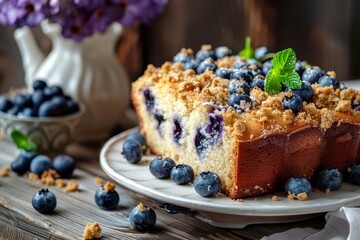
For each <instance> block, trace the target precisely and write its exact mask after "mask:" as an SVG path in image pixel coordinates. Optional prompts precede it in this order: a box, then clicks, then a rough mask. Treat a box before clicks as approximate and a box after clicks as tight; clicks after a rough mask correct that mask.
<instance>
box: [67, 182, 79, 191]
mask: <svg viewBox="0 0 360 240" xmlns="http://www.w3.org/2000/svg"><path fill="white" fill-rule="evenodd" d="M78 189H79V184H78V183H77V182H76V181H75V180H74V179H71V180H70V181H69V182H68V184H67V185H66V188H65V192H75V191H77V190H78Z"/></svg>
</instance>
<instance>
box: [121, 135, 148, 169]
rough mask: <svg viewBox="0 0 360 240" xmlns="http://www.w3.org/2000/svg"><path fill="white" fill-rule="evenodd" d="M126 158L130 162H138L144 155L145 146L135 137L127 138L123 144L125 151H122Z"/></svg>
mask: <svg viewBox="0 0 360 240" xmlns="http://www.w3.org/2000/svg"><path fill="white" fill-rule="evenodd" d="M121 154H122V155H124V157H125V159H126V160H127V161H128V162H130V163H134V164H135V163H138V162H139V161H140V160H141V158H142V156H143V148H142V147H141V144H140V143H139V142H138V141H136V140H133V139H127V140H126V141H125V142H124V144H123V151H122V153H121Z"/></svg>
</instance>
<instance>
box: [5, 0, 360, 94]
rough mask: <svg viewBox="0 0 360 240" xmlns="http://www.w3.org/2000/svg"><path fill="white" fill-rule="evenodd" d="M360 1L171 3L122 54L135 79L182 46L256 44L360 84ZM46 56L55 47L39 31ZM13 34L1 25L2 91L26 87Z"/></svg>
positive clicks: (136, 31)
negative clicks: (285, 52) (289, 49)
mask: <svg viewBox="0 0 360 240" xmlns="http://www.w3.org/2000/svg"><path fill="white" fill-rule="evenodd" d="M359 9H360V1H356V0H316V1H313V0H303V1H285V0H226V1H223V0H212V1H208V0H196V1H194V0H170V1H169V3H168V5H167V7H166V9H165V12H164V13H163V14H162V15H160V16H159V17H157V19H156V20H155V21H154V22H153V23H152V25H151V26H142V25H141V24H135V25H133V26H131V27H127V28H125V29H124V33H123V34H122V36H121V37H120V38H119V43H118V47H117V49H116V53H117V55H118V57H119V60H120V61H121V62H122V63H123V65H124V66H125V68H126V69H127V71H128V73H129V76H130V79H131V81H134V80H136V78H137V77H139V76H141V75H142V73H143V71H144V69H145V68H146V65H147V64H149V63H152V64H154V65H155V66H160V65H161V64H162V63H163V62H164V61H169V60H172V57H173V56H174V55H175V54H176V53H177V52H178V51H179V50H180V49H181V48H182V47H187V48H193V49H194V50H195V51H197V50H198V49H199V48H200V46H201V45H202V44H212V45H213V46H214V47H217V46H221V45H225V46H229V47H230V48H232V49H233V50H234V51H235V52H237V51H239V50H241V49H242V48H243V47H244V39H245V37H246V36H250V37H251V38H252V46H253V47H254V48H255V47H259V46H268V47H269V48H270V50H272V51H279V50H282V49H284V48H287V47H292V48H293V49H294V50H295V51H296V53H297V56H298V59H300V60H307V61H308V62H309V63H310V64H312V65H318V66H320V67H321V68H323V69H325V70H334V71H336V72H337V76H338V79H339V80H341V81H343V80H349V79H360V67H358V66H357V64H358V63H359V62H358V56H359V55H360V45H359V43H360V31H359V29H360V15H359V14H358V12H357V10H359ZM34 32H35V34H36V36H37V40H38V42H39V43H40V45H41V46H42V48H43V50H44V51H45V52H48V51H49V50H50V48H51V44H50V42H49V41H48V40H47V39H46V38H44V37H43V35H42V34H41V31H40V30H39V29H37V28H35V29H34ZM23 74H24V73H23V70H22V64H21V58H20V55H19V51H18V49H17V46H16V44H15V42H14V39H13V32H12V30H10V29H8V28H5V27H0V91H1V92H5V91H7V90H8V89H9V88H10V87H21V86H24V85H25V83H24V80H23V76H24V75H23Z"/></svg>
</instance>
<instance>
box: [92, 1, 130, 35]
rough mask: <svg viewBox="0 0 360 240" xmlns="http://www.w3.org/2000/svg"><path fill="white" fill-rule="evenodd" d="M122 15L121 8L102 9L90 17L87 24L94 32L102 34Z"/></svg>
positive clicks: (122, 10)
mask: <svg viewBox="0 0 360 240" xmlns="http://www.w3.org/2000/svg"><path fill="white" fill-rule="evenodd" d="M123 14H124V9H123V8H118V9H117V8H114V7H102V8H98V9H97V10H96V11H94V13H93V14H92V15H91V17H90V19H89V22H88V24H89V25H90V26H91V27H92V28H93V29H94V30H96V31H100V32H104V31H105V30H106V28H107V27H108V26H109V25H110V24H111V23H113V22H114V21H115V20H116V19H119V18H121V17H122V15H123Z"/></svg>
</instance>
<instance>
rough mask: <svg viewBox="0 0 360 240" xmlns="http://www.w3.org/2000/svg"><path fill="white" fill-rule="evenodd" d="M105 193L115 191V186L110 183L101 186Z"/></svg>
mask: <svg viewBox="0 0 360 240" xmlns="http://www.w3.org/2000/svg"><path fill="white" fill-rule="evenodd" d="M103 188H104V191H105V192H113V191H114V190H115V184H113V183H112V182H110V181H107V182H106V184H105V185H104V186H103Z"/></svg>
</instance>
